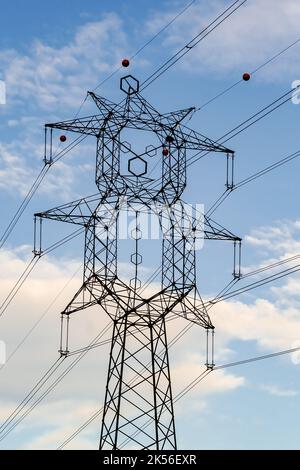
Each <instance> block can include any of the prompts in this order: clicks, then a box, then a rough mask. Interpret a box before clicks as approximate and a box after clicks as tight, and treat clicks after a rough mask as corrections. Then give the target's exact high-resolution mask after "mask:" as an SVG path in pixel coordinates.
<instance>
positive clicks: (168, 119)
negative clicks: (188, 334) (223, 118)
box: [36, 75, 239, 449]
mask: <svg viewBox="0 0 300 470" xmlns="http://www.w3.org/2000/svg"><path fill="white" fill-rule="evenodd" d="M121 90H123V91H124V93H125V95H126V98H125V99H124V100H123V101H122V102H121V103H120V104H118V105H117V104H115V103H112V102H111V101H109V100H107V99H105V98H102V97H100V96H97V95H96V94H94V93H91V92H89V93H88V94H89V97H90V98H91V99H92V100H93V101H94V103H95V105H96V106H97V108H98V114H96V115H93V116H89V117H86V118H77V119H73V120H69V121H63V122H58V123H55V124H47V125H46V129H48V128H50V129H51V131H50V132H51V142H50V149H52V134H53V130H54V129H60V130H64V131H68V132H75V133H79V134H83V135H91V136H94V137H95V138H96V142H97V152H96V154H97V157H96V175H95V181H96V185H97V187H98V193H97V194H96V195H93V196H89V197H85V198H82V199H80V200H77V201H73V202H71V203H68V204H65V205H61V206H59V207H56V208H54V209H51V210H48V211H46V212H42V213H39V214H36V216H37V217H39V218H40V220H42V219H43V218H47V219H53V220H59V221H62V222H68V223H71V224H77V225H81V226H83V227H84V230H85V251H84V278H83V284H82V286H81V287H80V289H79V290H78V291H77V292H76V294H75V295H74V297H73V298H72V300H71V301H70V302H69V304H68V305H67V307H66V308H65V309H64V311H63V312H62V328H64V330H63V331H65V333H62V337H63V340H62V343H61V347H60V352H61V354H62V355H67V354H68V352H69V351H68V324H69V318H70V315H71V314H72V313H74V312H77V311H79V310H83V309H86V308H88V307H91V306H95V305H99V306H100V307H101V309H103V310H104V311H105V312H106V313H107V314H108V316H109V317H110V318H111V320H112V322H113V334H112V341H111V349H110V357H109V367H108V375H107V384H106V393H105V403H104V411H103V419H102V429H101V438H100V449H119V448H120V447H121V446H122V445H124V443H125V444H126V445H129V446H130V447H134V448H138V449H176V446H177V444H176V434H175V422H174V410H173V401H172V388H171V378H170V367H169V357H168V344H167V335H166V319H167V317H170V316H171V315H179V316H182V317H184V318H186V319H187V320H189V321H192V322H194V323H196V324H198V325H200V326H201V327H203V328H205V329H206V330H207V331H213V325H212V322H211V320H210V318H209V315H208V313H207V311H206V310H205V307H204V304H203V302H202V301H201V297H200V295H199V293H198V291H197V287H196V270H195V249H196V246H195V244H196V242H197V237H199V218H196V217H194V216H191V215H189V214H187V213H186V210H185V206H184V203H183V201H182V200H181V195H182V193H183V191H184V189H185V187H186V158H187V153H192V152H199V151H205V152H221V153H225V154H226V155H227V159H228V160H230V159H231V158H232V159H233V152H232V151H231V150H230V149H228V148H226V147H224V146H222V145H220V144H218V143H216V142H214V141H212V140H211V139H209V138H207V137H204V136H203V135H201V134H199V133H197V132H195V131H193V130H191V129H189V128H188V127H186V126H185V125H184V124H183V121H184V120H185V118H187V117H188V116H189V115H190V114H191V113H192V112H193V111H194V108H188V109H184V110H180V111H175V112H171V113H167V114H161V113H159V112H158V111H156V110H155V109H154V107H153V106H152V105H151V104H149V103H148V102H147V101H146V100H145V99H144V98H143V97H142V96H141V94H140V92H139V82H138V80H136V79H135V78H134V77H133V76H131V75H127V76H126V77H123V78H122V79H121ZM128 132H129V133H130V132H134V136H135V137H134V139H135V140H136V141H141V139H140V138H139V136H138V135H137V134H138V132H141V134H142V143H143V150H142V151H141V150H139V151H137V150H135V149H134V148H132V145H131V143H129V142H127V141H126V140H125V138H126V137H127V138H128ZM61 140H62V141H65V140H66V137H65V136H61ZM50 152H51V150H50ZM45 158H46V161H48V163H51V159H52V155H51V154H50V157H47V156H46V157H45ZM47 159H48V160H47ZM151 165H152V170H151V168H150V167H151ZM151 176H152V177H151ZM228 184H230V183H228V182H227V185H228ZM124 210H127V211H128V210H130V211H132V212H133V213H134V224H133V228H132V230H131V232H130V237H129V238H130V240H129V241H128V242H127V245H126V248H125V252H126V254H127V255H128V261H129V262H130V264H131V266H132V267H133V270H134V275H133V277H132V279H131V280H130V281H128V279H127V278H126V277H125V276H124V275H122V269H121V268H120V266H119V265H118V259H119V256H120V243H121V241H120V238H119V237H118V230H119V222H120V214H121V213H122V211H124ZM142 213H148V214H149V213H155V214H156V216H157V220H158V221H159V227H160V230H161V232H162V234H163V236H162V255H161V269H160V285H159V287H157V288H156V290H155V289H154V290H153V288H152V291H151V292H149V289H148V290H147V289H144V288H143V287H142V285H141V280H140V273H141V267H142V266H143V257H142V246H141V244H142V240H143V226H142V223H141V214H142ZM202 222H203V227H204V229H203V235H204V238H206V239H218V240H233V241H234V242H235V243H236V241H239V239H238V237H236V236H235V235H233V234H232V233H231V232H229V231H227V230H226V229H224V228H222V227H220V226H219V225H217V224H215V223H214V222H213V221H212V220H211V219H208V218H207V217H204V216H203V217H202ZM129 246H131V248H129ZM65 323H66V328H65ZM207 366H208V367H212V366H213V360H212V359H211V360H209V359H207Z"/></svg>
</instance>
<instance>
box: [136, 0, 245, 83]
mask: <svg viewBox="0 0 300 470" xmlns="http://www.w3.org/2000/svg"><path fill="white" fill-rule="evenodd" d="M246 2H247V0H243V1H241V0H237V1H235V2H233V3H232V4H231V5H230V6H229V7H228V8H226V9H225V10H224V11H223V12H222V13H221V14H219V15H218V16H217V18H215V19H214V20H213V21H211V22H210V23H209V25H208V26H206V27H205V28H204V29H202V30H201V31H200V32H199V33H198V34H197V35H196V36H194V37H193V39H191V40H190V41H189V42H188V43H187V44H186V45H185V46H183V47H182V48H181V49H180V50H179V51H177V52H176V53H175V54H174V55H173V56H172V57H171V58H170V59H168V60H167V61H166V62H164V63H163V64H162V65H160V67H158V69H157V70H156V71H155V72H153V73H152V74H151V75H150V76H149V77H148V78H147V79H146V80H145V81H144V82H143V83H142V84H141V91H143V90H144V89H145V88H147V87H148V86H149V85H151V84H152V83H153V82H154V81H155V80H157V79H158V78H159V77H160V76H161V75H163V74H164V73H165V72H166V71H167V70H168V69H169V68H170V67H172V66H173V65H174V64H176V63H177V62H178V61H179V60H180V59H182V57H184V56H185V55H186V54H187V53H188V52H190V51H191V50H192V49H193V48H194V47H195V46H197V44H199V42H201V41H203V39H204V38H206V36H208V35H209V34H210V33H212V32H213V31H214V30H215V29H216V28H218V27H219V26H220V25H221V24H222V23H223V22H224V21H226V20H227V19H228V18H230V16H231V15H233V13H234V12H235V11H236V10H238V9H239V8H240V7H241V6H242V5H244V4H245V3H246Z"/></svg>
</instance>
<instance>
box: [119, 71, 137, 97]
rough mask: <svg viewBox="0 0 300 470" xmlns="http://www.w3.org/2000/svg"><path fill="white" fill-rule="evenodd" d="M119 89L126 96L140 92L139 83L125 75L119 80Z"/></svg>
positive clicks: (130, 76)
mask: <svg viewBox="0 0 300 470" xmlns="http://www.w3.org/2000/svg"><path fill="white" fill-rule="evenodd" d="M120 88H121V90H122V91H124V93H126V95H129V96H131V95H134V94H135V93H138V92H139V91H140V82H139V81H138V80H137V79H136V78H135V77H133V76H132V75H125V77H122V78H121V80H120Z"/></svg>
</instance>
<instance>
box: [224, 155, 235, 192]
mask: <svg viewBox="0 0 300 470" xmlns="http://www.w3.org/2000/svg"><path fill="white" fill-rule="evenodd" d="M226 188H227V189H228V191H232V190H233V189H234V152H231V153H229V152H228V153H227V161H226Z"/></svg>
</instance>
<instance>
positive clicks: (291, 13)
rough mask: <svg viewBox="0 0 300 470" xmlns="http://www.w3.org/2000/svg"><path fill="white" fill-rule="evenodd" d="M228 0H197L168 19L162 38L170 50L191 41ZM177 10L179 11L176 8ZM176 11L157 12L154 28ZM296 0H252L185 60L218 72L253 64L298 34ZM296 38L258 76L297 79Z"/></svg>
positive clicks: (203, 70) (299, 70)
mask: <svg viewBox="0 0 300 470" xmlns="http://www.w3.org/2000/svg"><path fill="white" fill-rule="evenodd" d="M229 4H230V2H224V1H221V0H214V1H211V2H197V3H196V4H195V5H193V6H192V7H191V8H190V9H189V10H188V11H187V12H186V13H185V14H184V15H182V16H181V17H180V18H179V19H178V20H177V21H176V22H175V23H174V25H172V26H171V27H170V28H169V29H168V32H167V39H166V40H165V41H164V45H165V46H166V47H168V48H169V47H172V48H173V49H174V51H176V50H177V49H179V48H180V47H182V46H183V45H184V44H185V43H186V42H188V41H190V40H191V39H192V38H193V37H194V36H195V35H196V34H198V33H199V31H201V29H202V28H203V27H205V26H207V25H208V24H209V23H210V21H211V20H212V19H215V18H216V17H217V16H218V14H219V13H220V12H221V11H223V10H224V9H225V7H228V6H229ZM176 13H177V12H176ZM174 15H175V11H174V10H172V11H169V12H167V13H166V14H165V15H163V14H161V12H160V13H157V14H155V15H154V17H153V18H152V19H151V21H149V23H148V28H149V30H150V31H152V32H154V31H157V30H158V29H159V28H161V27H162V26H163V25H164V24H165V23H166V22H167V20H170V19H171V18H172V17H173V16H174ZM299 23H300V4H299V2H298V0H286V1H284V2H282V1H281V0H251V1H248V2H247V3H246V5H244V6H242V7H241V8H240V9H239V10H238V11H237V12H235V13H234V14H233V15H232V16H231V17H230V18H229V19H228V20H227V21H225V22H224V23H223V24H222V25H221V26H219V27H218V28H217V29H216V30H215V31H213V32H212V33H211V34H210V35H209V36H208V37H207V38H205V39H204V41H202V42H201V43H200V44H199V45H198V46H196V48H194V49H193V51H192V53H190V54H187V55H186V58H185V60H184V62H183V66H184V67H187V68H188V69H189V71H190V72H196V73H202V74H208V73H209V74H211V73H212V72H217V73H219V74H223V73H231V72H238V73H239V74H240V75H239V76H241V74H242V73H243V72H244V71H248V70H250V71H251V70H253V69H254V68H256V66H258V65H260V64H261V63H262V62H264V61H265V60H266V59H268V58H269V57H271V56H273V55H275V54H276V53H277V52H279V51H280V50H281V49H283V48H284V47H286V46H288V45H289V44H290V43H292V42H293V41H295V40H297V39H299V37H300V35H299ZM299 47H300V44H298V45H296V46H295V47H294V48H292V49H291V50H289V51H288V52H287V53H286V54H285V55H283V56H281V57H280V58H279V59H278V60H276V61H274V62H273V63H272V64H271V65H269V66H268V67H266V68H265V69H264V70H262V71H261V72H260V74H259V76H260V77H261V76H262V77H264V78H266V79H267V80H270V79H271V80H273V81H274V80H279V81H282V80H287V79H288V77H289V78H290V79H296V78H299V76H300V65H299V60H298V56H299Z"/></svg>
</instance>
